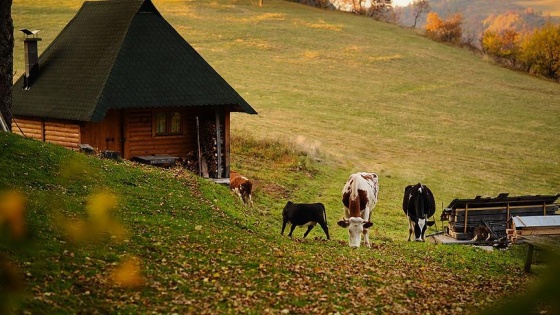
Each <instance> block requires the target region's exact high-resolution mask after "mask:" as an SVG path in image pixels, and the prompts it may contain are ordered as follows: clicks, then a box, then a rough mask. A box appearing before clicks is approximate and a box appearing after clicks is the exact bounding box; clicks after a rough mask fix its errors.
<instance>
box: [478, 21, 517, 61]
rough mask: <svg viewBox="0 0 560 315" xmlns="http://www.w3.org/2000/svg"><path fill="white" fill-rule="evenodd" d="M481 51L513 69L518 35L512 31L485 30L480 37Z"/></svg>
mask: <svg viewBox="0 0 560 315" xmlns="http://www.w3.org/2000/svg"><path fill="white" fill-rule="evenodd" d="M481 45H482V50H483V51H484V52H485V53H487V54H488V55H490V56H492V57H494V58H496V60H497V61H498V62H500V63H502V64H506V65H508V66H510V67H513V68H515V66H516V61H517V57H518V56H519V50H520V48H519V45H520V35H519V34H518V33H517V32H516V31H514V30H513V29H505V30H502V31H490V30H487V31H485V32H484V34H483V35H482V41H481Z"/></svg>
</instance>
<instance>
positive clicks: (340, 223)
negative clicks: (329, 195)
mask: <svg viewBox="0 0 560 315" xmlns="http://www.w3.org/2000/svg"><path fill="white" fill-rule="evenodd" d="M336 224H338V226H340V227H343V228H345V227H348V221H345V220H340V221H338V222H336Z"/></svg>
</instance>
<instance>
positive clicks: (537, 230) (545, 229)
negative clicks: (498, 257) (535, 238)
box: [517, 227, 560, 236]
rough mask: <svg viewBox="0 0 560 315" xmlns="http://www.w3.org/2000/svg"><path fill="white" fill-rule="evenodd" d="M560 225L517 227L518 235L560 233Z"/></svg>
mask: <svg viewBox="0 0 560 315" xmlns="http://www.w3.org/2000/svg"><path fill="white" fill-rule="evenodd" d="M559 234H560V227H541V228H524V229H517V235H522V236H529V235H559Z"/></svg>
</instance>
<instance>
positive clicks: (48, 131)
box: [12, 117, 81, 150]
mask: <svg viewBox="0 0 560 315" xmlns="http://www.w3.org/2000/svg"><path fill="white" fill-rule="evenodd" d="M20 129H21V130H20ZM12 132H14V133H16V134H20V135H23V136H25V137H28V138H33V139H36V140H40V141H44V142H50V143H54V144H58V145H61V146H63V147H65V148H68V149H71V150H78V144H80V141H81V138H80V126H79V125H78V124H77V123H74V122H68V121H60V120H44V119H38V118H22V117H17V118H14V128H12ZM22 132H23V134H22Z"/></svg>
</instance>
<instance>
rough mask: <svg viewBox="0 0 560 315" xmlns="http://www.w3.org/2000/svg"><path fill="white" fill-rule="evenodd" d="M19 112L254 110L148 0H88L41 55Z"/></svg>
mask: <svg viewBox="0 0 560 315" xmlns="http://www.w3.org/2000/svg"><path fill="white" fill-rule="evenodd" d="M39 66H40V71H39V75H38V77H37V78H36V79H35V81H34V82H33V84H32V85H31V88H30V89H29V90H24V89H23V84H24V82H23V81H24V80H23V76H22V77H21V78H20V79H19V80H18V81H17V82H16V84H15V86H14V91H13V114H14V115H16V116H32V117H42V118H57V119H69V120H78V121H101V120H103V118H104V116H105V113H106V112H107V110H108V109H124V108H127V109H128V108H156V107H182V106H228V107H229V108H230V109H231V110H232V111H239V112H246V113H249V114H256V111H255V110H254V109H253V108H252V107H251V106H250V105H249V104H248V103H247V102H246V101H245V100H244V99H243V98H242V97H241V96H240V95H239V94H238V93H237V92H236V91H235V90H234V89H233V88H232V87H231V86H230V85H229V84H228V83H227V82H226V81H225V80H224V79H223V78H222V77H221V76H220V75H219V74H218V73H217V72H216V71H215V70H214V69H213V68H212V67H211V66H210V65H209V64H208V63H207V62H206V61H205V60H204V59H203V58H202V57H201V56H200V55H199V54H198V53H197V52H196V51H195V50H194V48H192V47H191V45H189V43H187V42H186V41H185V40H184V39H183V38H182V37H181V35H180V34H179V33H177V32H176V31H175V29H173V27H172V26H171V25H169V23H167V21H165V19H164V18H163V17H162V16H161V14H160V13H159V12H158V11H157V9H156V8H155V7H154V5H153V4H152V2H151V1H150V0H112V1H87V2H85V3H84V4H83V5H82V7H81V8H80V10H79V11H78V13H77V14H76V16H75V17H74V18H73V19H72V20H71V21H70V22H69V23H68V25H66V27H65V28H64V29H63V30H62V32H61V33H60V34H59V35H58V37H57V38H56V39H55V40H54V41H53V42H52V44H51V45H50V46H49V47H48V48H47V49H46V50H45V51H44V52H43V54H42V55H41V56H40V58H39Z"/></svg>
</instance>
